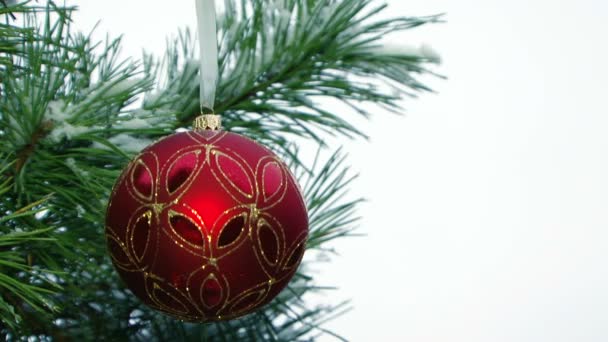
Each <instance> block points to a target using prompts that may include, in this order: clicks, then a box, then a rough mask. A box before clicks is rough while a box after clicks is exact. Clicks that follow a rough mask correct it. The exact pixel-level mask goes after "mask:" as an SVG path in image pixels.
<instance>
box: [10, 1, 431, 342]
mask: <svg viewBox="0 0 608 342" xmlns="http://www.w3.org/2000/svg"><path fill="white" fill-rule="evenodd" d="M225 7H226V8H225V11H224V12H223V14H221V15H220V17H219V24H218V25H219V27H218V35H219V47H220V61H219V63H220V73H221V77H220V83H219V88H218V93H217V100H216V108H215V110H216V112H217V113H220V114H221V115H222V116H223V123H224V126H225V128H226V129H228V130H231V131H234V132H238V133H241V134H244V135H247V136H249V137H252V138H253V139H255V140H257V141H259V142H261V143H263V144H266V145H267V146H269V147H270V148H272V149H273V150H275V151H276V152H277V153H279V154H281V155H282V156H283V157H284V158H285V160H286V161H287V162H288V163H289V164H290V165H291V167H292V169H294V170H295V173H296V175H297V176H298V178H299V181H300V184H301V185H302V186H303V191H304V193H305V197H306V200H307V202H308V209H309V213H310V228H311V232H310V239H309V241H308V246H307V247H308V249H309V250H313V251H316V252H317V253H328V252H330V251H329V250H328V243H329V242H330V241H332V240H335V239H337V238H341V237H345V236H349V235H352V233H353V229H354V228H355V227H356V225H357V221H358V216H357V215H358V213H357V205H358V204H359V202H360V201H361V199H357V198H355V199H352V198H351V197H349V196H347V195H346V193H347V191H348V189H349V186H350V185H351V182H352V181H353V179H354V178H355V177H354V176H353V174H352V172H351V171H350V170H349V168H348V167H347V166H346V155H345V154H344V153H343V152H342V151H341V150H340V149H337V150H333V151H332V150H331V147H327V146H326V145H325V144H324V140H325V138H327V137H328V136H329V135H331V136H344V137H351V138H353V137H365V134H364V132H362V131H361V130H360V129H359V128H357V127H356V126H355V125H353V124H352V123H351V122H350V121H349V117H352V116H353V115H363V116H365V117H368V116H369V112H368V111H366V110H364V109H362V108H371V107H370V106H369V105H365V104H366V103H367V104H372V105H376V106H378V107H381V108H385V109H388V110H391V111H394V112H398V111H399V110H400V109H401V108H400V104H401V102H400V101H401V100H402V99H403V98H404V97H408V96H415V95H416V94H417V93H419V92H424V91H429V89H428V88H427V87H426V86H425V85H424V84H422V83H421V82H420V81H419V80H418V78H419V77H418V76H419V75H422V74H427V73H432V72H431V71H430V70H429V69H428V68H427V67H428V66H429V65H431V64H432V63H437V62H438V61H439V60H438V58H437V57H436V56H435V55H434V54H433V53H430V52H428V51H426V52H425V51H422V50H415V49H390V48H386V47H385V46H384V45H383V43H382V39H384V38H386V36H387V35H390V34H391V33H397V32H401V31H404V30H409V29H411V28H414V27H417V26H420V25H423V24H427V23H432V22H437V21H439V17H438V16H429V17H396V18H391V19H378V18H379V14H381V13H382V12H383V11H384V10H385V9H386V6H385V5H378V4H376V3H375V1H372V0H273V1H266V0H265V1H263V0H251V1H245V0H241V1H238V0H227V1H225ZM74 14H75V8H65V7H61V6H58V5H56V4H55V3H53V2H51V1H49V2H48V3H46V4H44V3H40V2H34V3H32V2H24V3H21V4H9V3H7V2H5V1H2V2H0V18H2V22H1V23H0V320H1V324H0V335H1V336H4V338H5V339H7V340H11V341H12V340H41V341H52V340H55V341H67V340H78V339H81V340H109V341H122V340H134V341H139V340H141V341H153V340H159V341H163V340H167V341H175V340H204V341H258V340H270V341H309V340H314V338H315V337H316V336H319V335H321V334H331V335H333V336H336V337H337V338H338V339H342V338H341V337H339V336H338V335H336V334H334V333H332V332H329V331H327V330H325V329H324V328H323V327H322V325H323V323H324V322H326V321H327V320H330V319H332V318H333V317H336V316H337V315H340V314H342V313H343V312H344V311H345V310H348V308H349V307H348V303H334V304H328V305H318V306H311V305H309V304H307V302H306V300H305V295H306V294H309V293H314V292H317V291H323V290H328V289H327V288H323V287H320V286H318V285H317V282H315V281H314V279H313V278H312V277H311V275H310V272H308V271H309V270H310V267H311V265H312V266H314V262H315V261H314V260H305V262H304V263H303V265H302V266H301V267H300V270H299V271H298V273H297V275H296V276H295V277H294V279H293V281H292V282H291V283H290V285H289V286H288V288H287V289H286V290H285V291H283V292H282V293H281V295H280V296H279V297H278V298H277V299H276V300H274V301H273V302H272V303H271V304H270V305H268V306H266V307H265V308H264V309H263V310H260V311H258V312H256V313H254V314H251V315H248V316H246V317H244V318H241V319H238V320H235V321H229V322H222V323H214V324H204V325H203V324H188V323H183V322H179V321H176V320H174V319H171V318H168V317H166V316H163V315H161V314H158V313H156V312H154V311H152V310H150V309H148V308H147V307H145V306H143V305H142V304H141V303H140V302H139V301H138V300H137V299H136V298H135V297H134V296H133V295H131V294H130V293H129V291H128V290H126V289H125V287H124V285H123V284H122V282H121V281H120V280H119V278H118V276H117V274H116V272H115V271H114V270H113V267H112V265H111V262H110V258H109V257H108V255H107V253H106V245H105V241H104V224H103V222H104V214H105V207H106V201H107V198H108V196H109V192H110V190H111V186H112V185H113V183H114V181H115V180H116V177H117V176H118V174H119V172H120V171H121V170H122V168H123V167H124V166H125V165H126V163H127V162H128V161H129V159H130V158H131V157H132V156H133V155H134V154H135V153H137V152H138V151H139V150H141V148H143V147H144V146H145V145H147V144H149V143H151V142H153V141H154V140H155V139H158V138H160V137H162V136H165V135H168V134H171V133H172V132H174V131H175V130H176V129H180V128H187V127H188V126H189V125H190V123H191V121H192V119H193V118H194V117H195V116H196V115H198V103H199V99H198V96H199V91H198V84H197V83H198V63H197V62H196V61H197V56H196V55H195V50H196V49H194V46H195V41H194V39H193V37H192V36H191V35H190V33H189V31H187V30H186V31H183V32H181V33H180V35H179V37H178V38H177V39H176V40H175V41H173V42H172V43H171V44H170V45H169V46H168V49H167V53H166V55H165V56H164V57H163V58H156V57H154V56H150V55H145V56H144V58H143V60H142V61H141V62H140V61H137V60H133V59H126V60H122V59H120V58H119V49H120V39H113V40H112V39H108V40H106V41H105V42H97V41H93V40H92V38H91V35H84V34H81V33H77V32H74V31H73V30H71V25H72V20H74V19H77V18H74ZM14 17H18V18H20V20H21V21H22V22H23V23H24V24H23V25H20V27H17V26H15V24H14V22H15V21H14V20H13V18H14ZM327 98H329V99H334V100H337V101H339V102H341V103H343V104H346V105H347V106H348V107H349V108H352V110H351V111H350V112H347V113H335V112H333V111H332V109H331V108H327V106H323V105H322V104H321V103H322V102H324V101H323V99H327ZM320 100H321V101H320ZM341 108H343V107H341ZM295 140H297V141H298V142H303V141H305V140H308V141H309V142H308V143H307V144H309V145H315V144H316V145H317V146H318V151H319V153H318V154H317V157H316V158H315V160H302V159H301V158H300V153H299V148H298V145H296V144H294V143H292V142H293V141H295ZM309 253H310V252H309ZM312 253H313V254H314V253H315V252H312ZM307 259H310V258H307ZM312 259H314V258H312Z"/></svg>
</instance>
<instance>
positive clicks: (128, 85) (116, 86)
mask: <svg viewBox="0 0 608 342" xmlns="http://www.w3.org/2000/svg"><path fill="white" fill-rule="evenodd" d="M142 80H143V79H141V78H126V79H124V80H120V81H118V82H116V83H113V84H110V85H107V86H102V87H100V88H101V89H103V88H105V89H107V90H106V93H105V95H107V96H115V95H118V94H120V93H124V92H127V91H131V90H133V89H136V88H138V87H139V86H140V84H141V82H142Z"/></svg>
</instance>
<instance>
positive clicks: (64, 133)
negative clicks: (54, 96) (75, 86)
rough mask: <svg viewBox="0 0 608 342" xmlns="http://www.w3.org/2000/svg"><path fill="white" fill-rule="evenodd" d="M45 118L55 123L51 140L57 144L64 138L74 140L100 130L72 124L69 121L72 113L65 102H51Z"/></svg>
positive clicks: (50, 135) (50, 136)
mask: <svg viewBox="0 0 608 342" xmlns="http://www.w3.org/2000/svg"><path fill="white" fill-rule="evenodd" d="M44 117H45V118H46V119H49V120H51V121H53V131H52V132H51V133H50V134H49V138H50V139H51V140H52V141H55V142H57V141H60V140H61V139H63V138H67V139H72V138H73V137H75V136H78V135H80V134H84V133H87V132H90V131H92V130H95V129H98V127H96V126H90V127H86V126H78V125H72V124H70V123H69V122H68V121H67V120H68V119H69V118H71V117H72V113H71V112H70V111H69V110H68V109H67V107H66V105H65V102H63V101H51V102H49V104H48V106H47V109H46V113H45V114H44Z"/></svg>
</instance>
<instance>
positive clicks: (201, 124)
mask: <svg viewBox="0 0 608 342" xmlns="http://www.w3.org/2000/svg"><path fill="white" fill-rule="evenodd" d="M192 128H193V129H194V130H195V131H207V130H208V131H219V130H221V129H222V118H221V116H219V115H216V114H203V115H200V116H198V117H197V118H196V119H194V123H193V124H192Z"/></svg>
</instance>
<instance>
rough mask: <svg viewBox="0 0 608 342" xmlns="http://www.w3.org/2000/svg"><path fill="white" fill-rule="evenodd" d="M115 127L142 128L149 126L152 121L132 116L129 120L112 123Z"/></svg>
mask: <svg viewBox="0 0 608 342" xmlns="http://www.w3.org/2000/svg"><path fill="white" fill-rule="evenodd" d="M114 127H115V128H118V129H143V128H151V127H152V123H150V122H149V121H146V120H144V119H140V118H133V119H131V120H127V121H123V122H119V123H118V124H116V125H114Z"/></svg>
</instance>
